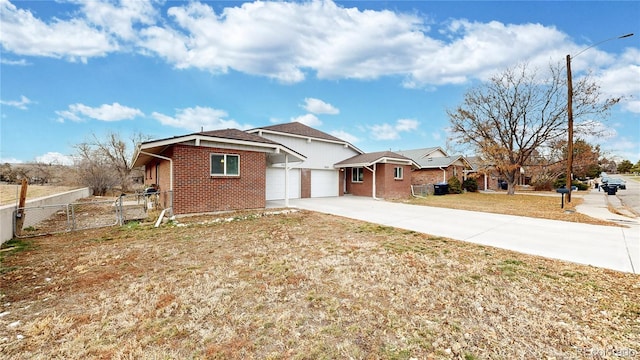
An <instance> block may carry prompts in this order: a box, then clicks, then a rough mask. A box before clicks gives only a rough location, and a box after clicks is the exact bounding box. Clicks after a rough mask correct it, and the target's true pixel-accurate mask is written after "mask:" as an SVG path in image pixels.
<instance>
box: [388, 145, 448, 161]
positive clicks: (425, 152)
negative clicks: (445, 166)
mask: <svg viewBox="0 0 640 360" xmlns="http://www.w3.org/2000/svg"><path fill="white" fill-rule="evenodd" d="M436 151H440V152H441V153H443V154H444V156H449V155H448V154H447V152H446V151H444V150H442V148H441V147H439V146H434V147H429V148H422V149H414V150H402V151H396V152H397V153H398V154H400V155H404V156H406V157H408V158H410V159H413V160H414V161H416V162H417V161H418V159H421V158H424V157H428V156H429V155H431V154H433V153H435V152H436Z"/></svg>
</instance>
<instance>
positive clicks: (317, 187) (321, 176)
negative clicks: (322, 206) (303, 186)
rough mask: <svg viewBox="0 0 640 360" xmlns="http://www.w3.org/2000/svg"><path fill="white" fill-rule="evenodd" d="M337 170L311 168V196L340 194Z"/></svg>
mask: <svg viewBox="0 0 640 360" xmlns="http://www.w3.org/2000/svg"><path fill="white" fill-rule="evenodd" d="M339 174H340V172H339V171H337V170H311V197H326V196H338V175H339Z"/></svg>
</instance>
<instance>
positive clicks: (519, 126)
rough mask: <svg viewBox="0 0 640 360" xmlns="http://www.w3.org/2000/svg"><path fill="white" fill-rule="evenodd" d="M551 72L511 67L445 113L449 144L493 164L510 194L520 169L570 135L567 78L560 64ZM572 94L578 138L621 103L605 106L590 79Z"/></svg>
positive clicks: (613, 101)
mask: <svg viewBox="0 0 640 360" xmlns="http://www.w3.org/2000/svg"><path fill="white" fill-rule="evenodd" d="M549 70H550V71H549V73H548V75H546V77H541V76H540V74H538V72H537V71H530V70H529V69H528V66H527V64H521V65H518V66H515V67H513V68H509V69H507V70H505V71H504V72H502V73H499V74H497V75H494V76H493V77H492V78H491V79H490V80H489V81H488V82H486V83H484V84H482V85H480V86H478V87H475V88H472V89H471V90H469V91H468V92H467V93H466V94H465V97H464V102H463V104H462V105H460V106H458V107H457V108H455V109H453V110H449V111H447V114H448V116H449V120H450V123H451V133H452V137H451V140H452V141H453V142H454V143H457V144H461V145H464V146H469V147H471V148H472V149H473V150H474V151H475V152H476V153H477V154H478V155H480V156H482V157H483V158H484V159H486V160H487V161H488V162H489V163H491V164H494V166H495V167H496V170H497V171H498V172H499V173H500V174H501V175H502V176H503V177H504V178H505V180H506V181H507V183H508V193H509V194H513V193H514V190H515V183H516V180H517V176H518V174H519V173H520V169H521V168H522V167H523V166H524V165H526V164H527V162H528V161H529V160H530V158H531V156H532V155H533V154H534V152H535V151H538V152H540V153H545V152H548V151H547V149H545V148H550V147H552V146H553V145H554V143H555V144H557V142H558V141H559V140H560V139H562V138H563V137H565V136H566V133H567V122H566V121H567V94H566V79H565V78H564V75H563V74H564V73H563V69H562V67H561V65H559V64H558V65H555V66H550V67H549ZM573 91H574V99H573V114H574V115H573V116H574V119H575V120H576V125H575V132H576V133H578V134H581V133H586V132H589V131H590V130H592V129H594V128H595V127H594V126H589V122H591V121H593V120H594V119H597V118H598V117H604V116H605V115H606V113H607V110H608V109H609V107H610V106H611V105H613V104H615V103H616V102H617V101H618V100H619V99H617V100H607V101H604V102H603V101H602V100H601V99H600V90H599V86H598V85H597V84H596V83H594V82H593V81H592V80H591V78H590V77H589V76H586V77H583V78H581V79H580V80H579V81H578V82H577V83H576V84H575V85H574V87H573ZM587 117H588V119H587ZM580 119H583V120H585V121H582V122H580V121H579V120H580ZM586 120H589V121H586Z"/></svg>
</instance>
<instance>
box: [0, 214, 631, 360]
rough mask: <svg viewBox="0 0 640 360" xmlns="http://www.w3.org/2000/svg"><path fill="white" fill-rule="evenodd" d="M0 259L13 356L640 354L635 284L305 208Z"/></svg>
mask: <svg viewBox="0 0 640 360" xmlns="http://www.w3.org/2000/svg"><path fill="white" fill-rule="evenodd" d="M178 221H179V223H168V224H165V225H163V226H161V227H160V228H154V227H153V226H152V225H151V224H140V223H130V224H128V225H127V226H124V227H114V228H105V229H96V230H90V231H84V232H76V233H70V234H62V235H56V236H48V237H40V238H33V239H26V240H22V241H20V242H17V243H15V242H14V243H11V244H9V246H13V247H15V249H16V250H13V251H7V250H5V251H3V252H0V257H1V259H2V262H1V263H0V280H1V283H0V354H2V356H3V357H6V358H11V359H51V358H64V359H124V358H126V359H131V358H135V359H343V358H351V359H586V358H593V359H621V358H623V357H622V356H624V358H632V359H633V358H639V357H640V345H639V344H640V277H639V276H638V275H633V274H626V273H619V272H615V271H610V270H605V269H599V268H593V267H589V266H582V265H577V264H572V263H567V262H561V261H554V260H549V259H544V258H540V257H534V256H528V255H522V254H518V253H514V252H510V251H504V250H499V249H495V248H490V247H484V246H479V245H475V244H469V243H464V242H459V241H455V240H450V239H445V238H438V237H431V236H428V235H424V234H418V233H414V232H410V231H405V230H399V229H394V228H389V227H384V226H379V225H373V224H369V223H365V222H359V221H355V220H349V219H344V218H339V217H333V216H329V215H323V214H317V213H312V212H306V211H292V210H279V211H278V210H274V211H273V212H270V213H265V212H242V213H235V214H227V215H218V216H214V215H210V216H200V217H192V218H181V219H179V220H178Z"/></svg>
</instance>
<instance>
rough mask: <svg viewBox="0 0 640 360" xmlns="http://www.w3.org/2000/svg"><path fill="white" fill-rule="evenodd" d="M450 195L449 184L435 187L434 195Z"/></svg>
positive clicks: (435, 185)
mask: <svg viewBox="0 0 640 360" xmlns="http://www.w3.org/2000/svg"><path fill="white" fill-rule="evenodd" d="M448 193H449V184H447V183H444V184H443V183H440V184H434V185H433V195H446V194H448Z"/></svg>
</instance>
